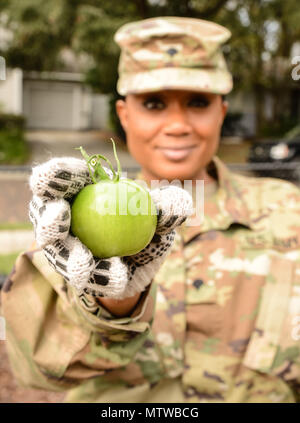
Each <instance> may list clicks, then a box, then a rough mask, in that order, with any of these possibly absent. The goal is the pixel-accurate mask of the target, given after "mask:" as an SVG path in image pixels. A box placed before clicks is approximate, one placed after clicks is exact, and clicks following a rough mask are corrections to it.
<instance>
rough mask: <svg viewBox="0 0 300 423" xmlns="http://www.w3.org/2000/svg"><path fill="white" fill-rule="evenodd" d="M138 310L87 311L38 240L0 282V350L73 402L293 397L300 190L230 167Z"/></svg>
mask: <svg viewBox="0 0 300 423" xmlns="http://www.w3.org/2000/svg"><path fill="white" fill-rule="evenodd" d="M214 163H215V166H216V170H217V175H218V182H219V185H218V189H217V191H216V193H215V194H214V195H213V196H212V197H209V198H208V199H206V201H205V207H204V210H205V215H204V220H203V221H202V222H201V223H199V225H198V226H189V225H187V224H186V225H183V226H182V227H180V228H178V229H177V234H176V238H175V242H174V245H173V247H172V250H171V252H170V253H169V255H168V257H167V259H166V260H165V262H164V263H163V265H162V266H161V268H160V270H159V272H158V273H157V275H156V277H155V280H154V282H153V283H152V285H151V288H150V289H148V290H147V291H146V292H145V293H144V294H143V296H142V298H141V301H140V302H139V303H138V305H137V307H136V308H135V310H134V311H133V313H132V314H131V315H130V316H128V317H126V318H116V317H114V316H112V315H110V314H109V313H108V312H106V311H105V310H104V309H101V308H99V310H98V313H97V314H93V313H91V312H88V311H86V310H85V309H84V308H83V307H82V305H81V304H80V302H79V301H78V297H77V296H76V295H75V293H74V292H73V291H72V289H71V288H70V287H67V285H66V284H65V283H64V280H63V279H62V277H60V276H59V275H58V274H56V273H55V272H54V271H53V270H52V268H50V267H49V266H48V264H47V262H46V259H45V258H44V256H43V253H42V252H41V251H39V250H32V251H27V252H25V253H24V254H22V255H20V256H19V258H18V259H17V262H16V265H15V268H14V270H13V272H12V274H11V275H10V277H9V278H8V279H7V281H6V283H5V285H4V288H3V290H2V314H3V315H4V317H5V319H6V325H7V342H6V343H7V350H8V353H9V357H10V362H11V366H12V369H13V372H14V374H15V376H16V378H17V379H18V381H19V383H20V384H22V385H26V386H31V387H36V388H42V389H51V390H66V391H68V392H67V395H66V399H65V401H68V402H73V401H76V402H79V401H85V402H92V401H98V402H178V403H180V402H297V401H300V191H299V190H298V188H296V187H295V186H294V185H292V184H290V183H288V182H285V181H281V180H275V179H269V178H264V179H259V178H252V177H245V176H240V175H236V174H234V173H231V172H230V171H229V170H228V169H227V168H226V166H225V165H224V164H223V163H222V162H220V160H218V159H217V158H215V159H214Z"/></svg>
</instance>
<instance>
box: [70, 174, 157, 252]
mask: <svg viewBox="0 0 300 423" xmlns="http://www.w3.org/2000/svg"><path fill="white" fill-rule="evenodd" d="M71 214H72V217H71V230H72V232H73V234H74V235H75V236H77V237H78V238H79V239H80V241H81V242H82V243H83V244H85V245H86V246H87V247H88V248H89V249H90V250H91V252H92V254H93V255H94V256H95V257H102V258H107V257H113V256H120V257H122V256H130V255H133V254H136V253H138V252H139V251H141V250H142V249H143V248H144V247H145V246H146V245H148V244H149V242H150V241H151V239H152V238H153V236H154V233H155V229H156V224H157V213H156V208H155V205H154V203H153V200H152V198H151V196H150V194H149V192H148V191H147V190H145V189H144V188H143V187H142V186H141V185H138V184H137V183H136V182H134V181H132V180H130V179H119V180H118V181H112V180H107V179H106V180H103V181H100V182H98V183H96V184H92V185H87V186H86V187H85V188H83V189H82V190H81V191H80V192H79V194H77V196H76V197H75V200H74V202H73V204H72V207H71Z"/></svg>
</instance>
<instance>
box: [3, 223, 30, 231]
mask: <svg viewBox="0 0 300 423" xmlns="http://www.w3.org/2000/svg"><path fill="white" fill-rule="evenodd" d="M32 229H33V226H32V224H31V223H30V222H15V223H10V222H0V231H19V230H29V231H31V230H32Z"/></svg>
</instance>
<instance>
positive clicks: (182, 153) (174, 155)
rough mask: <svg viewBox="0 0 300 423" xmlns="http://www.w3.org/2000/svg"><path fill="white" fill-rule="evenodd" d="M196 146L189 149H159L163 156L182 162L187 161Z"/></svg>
mask: <svg viewBox="0 0 300 423" xmlns="http://www.w3.org/2000/svg"><path fill="white" fill-rule="evenodd" d="M194 148H195V146H194V145H192V146H187V147H177V146H176V147H157V149H158V150H159V151H160V152H161V153H162V154H163V156H164V157H165V158H166V159H168V160H171V161H180V160H184V159H186V158H187V157H188V156H189V155H190V154H191V153H192V151H193V150H194Z"/></svg>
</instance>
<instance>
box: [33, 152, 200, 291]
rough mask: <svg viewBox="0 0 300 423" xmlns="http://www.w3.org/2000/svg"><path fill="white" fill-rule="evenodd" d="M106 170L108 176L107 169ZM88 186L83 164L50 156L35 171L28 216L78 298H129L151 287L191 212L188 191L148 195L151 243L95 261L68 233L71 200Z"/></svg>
mask: <svg viewBox="0 0 300 423" xmlns="http://www.w3.org/2000/svg"><path fill="white" fill-rule="evenodd" d="M106 171H107V173H108V174H109V172H110V170H108V169H106ZM88 184H91V179H90V175H89V171H88V167H87V165H86V162H85V161H84V160H80V159H75V158H68V157H64V158H54V159H51V160H49V161H48V162H46V163H44V164H42V165H39V166H36V167H34V168H33V170H32V175H31V177H30V188H31V190H32V193H33V198H32V201H31V202H30V206H29V216H30V220H31V222H32V223H33V225H34V229H35V238H36V242H37V244H38V246H39V247H40V248H42V249H43V251H44V254H45V256H46V258H47V259H48V261H49V263H50V265H51V266H52V267H53V268H54V269H55V270H56V272H57V273H59V274H61V275H62V276H63V277H64V279H65V280H66V282H67V283H69V284H70V285H72V286H73V287H75V288H76V291H77V293H78V295H79V296H81V297H82V298H83V297H85V298H91V297H110V298H115V299H123V298H127V297H131V296H133V295H135V294H136V293H138V292H142V291H144V290H145V288H146V287H147V286H148V285H149V284H150V282H151V280H152V278H153V277H154V275H155V273H156V272H157V270H158V268H159V267H160V265H161V263H162V261H163V260H164V258H165V256H166V254H167V253H168V250H169V249H170V247H171V244H172V242H173V239H174V235H175V231H174V228H175V227H176V226H178V225H180V224H181V223H183V222H184V221H185V219H186V218H187V216H188V215H190V214H191V212H192V207H193V203H192V198H191V196H190V194H188V192H187V191H185V190H184V189H181V188H178V187H175V186H168V187H163V188H157V189H155V190H153V191H150V195H151V197H152V199H153V201H154V203H155V206H156V208H157V211H158V216H157V227H156V232H155V234H154V236H153V238H152V240H151V242H150V243H149V244H148V245H147V246H146V247H145V248H144V249H143V250H142V251H140V252H139V253H138V254H135V255H132V256H126V257H111V258H105V259H101V258H97V257H93V255H92V253H91V251H90V250H89V249H88V248H87V247H86V246H85V245H83V244H82V243H81V242H80V241H79V239H78V238H76V237H74V236H72V235H71V234H70V232H69V231H70V222H71V208H70V203H69V201H70V200H71V199H72V197H73V196H74V195H76V194H77V193H78V192H79V191H80V190H81V189H82V188H83V187H84V186H85V185H88ZM85 294H88V295H85Z"/></svg>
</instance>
